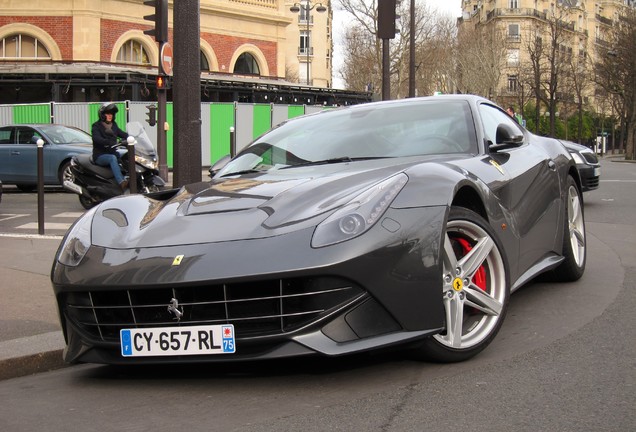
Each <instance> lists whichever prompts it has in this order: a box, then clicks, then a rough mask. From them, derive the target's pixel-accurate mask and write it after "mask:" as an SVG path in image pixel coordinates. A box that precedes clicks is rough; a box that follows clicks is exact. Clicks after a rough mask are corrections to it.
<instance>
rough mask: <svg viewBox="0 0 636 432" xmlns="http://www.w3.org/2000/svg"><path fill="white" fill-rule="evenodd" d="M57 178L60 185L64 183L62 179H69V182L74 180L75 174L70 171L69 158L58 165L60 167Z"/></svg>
mask: <svg viewBox="0 0 636 432" xmlns="http://www.w3.org/2000/svg"><path fill="white" fill-rule="evenodd" d="M57 179H58V181H59V182H60V184H61V185H63V184H64V180H69V181H71V182H72V181H73V180H75V176H74V175H73V172H72V171H71V161H70V160H67V161H66V162H64V163H63V164H62V165H61V166H60V169H59V170H58V172H57Z"/></svg>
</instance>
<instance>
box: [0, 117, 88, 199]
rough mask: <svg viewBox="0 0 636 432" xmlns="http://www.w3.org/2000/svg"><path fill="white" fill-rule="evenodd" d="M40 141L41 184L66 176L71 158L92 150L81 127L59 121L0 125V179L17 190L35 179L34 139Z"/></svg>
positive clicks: (31, 185) (27, 187)
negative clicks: (42, 143) (42, 164)
mask: <svg viewBox="0 0 636 432" xmlns="http://www.w3.org/2000/svg"><path fill="white" fill-rule="evenodd" d="M40 138H41V139H42V140H43V141H44V149H43V154H44V184H46V185H61V184H62V182H63V181H64V179H70V177H69V176H71V175H72V174H71V171H70V169H69V167H70V163H71V158H72V157H73V156H74V155H77V154H83V153H85V154H89V153H91V152H92V139H91V136H90V135H89V134H87V133H86V132H84V131H83V130H81V129H78V128H75V127H71V126H64V125H59V124H18V125H7V126H2V127H0V181H2V182H3V183H4V184H5V185H7V184H14V185H16V186H18V188H20V189H21V190H24V191H30V190H34V189H35V187H36V185H37V182H38V177H37V172H38V171H37V142H38V140H39V139H40Z"/></svg>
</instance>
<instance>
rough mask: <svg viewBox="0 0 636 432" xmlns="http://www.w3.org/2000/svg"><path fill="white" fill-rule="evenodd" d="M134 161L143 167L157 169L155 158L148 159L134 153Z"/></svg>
mask: <svg viewBox="0 0 636 432" xmlns="http://www.w3.org/2000/svg"><path fill="white" fill-rule="evenodd" d="M135 162H136V163H138V164H139V165H141V166H142V167H145V168H148V169H152V170H153V169H157V161H156V160H150V159H146V158H145V157H142V156H139V155H135Z"/></svg>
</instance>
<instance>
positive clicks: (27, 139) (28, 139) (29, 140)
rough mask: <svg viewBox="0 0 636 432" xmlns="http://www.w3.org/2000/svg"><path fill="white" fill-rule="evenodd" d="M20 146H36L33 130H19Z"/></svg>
mask: <svg viewBox="0 0 636 432" xmlns="http://www.w3.org/2000/svg"><path fill="white" fill-rule="evenodd" d="M17 132H18V144H35V141H33V136H34V135H35V131H34V130H33V129H31V128H18V129H17Z"/></svg>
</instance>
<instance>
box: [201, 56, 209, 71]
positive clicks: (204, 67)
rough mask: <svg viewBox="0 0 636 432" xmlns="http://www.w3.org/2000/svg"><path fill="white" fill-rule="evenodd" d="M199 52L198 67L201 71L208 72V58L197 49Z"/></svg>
mask: <svg viewBox="0 0 636 432" xmlns="http://www.w3.org/2000/svg"><path fill="white" fill-rule="evenodd" d="M199 54H200V55H201V57H200V60H199V67H200V68H201V70H202V71H206V72H208V71H209V70H210V62H209V61H208V58H207V57H206V56H205V54H204V53H203V51H199Z"/></svg>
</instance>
